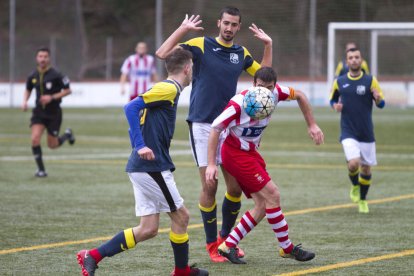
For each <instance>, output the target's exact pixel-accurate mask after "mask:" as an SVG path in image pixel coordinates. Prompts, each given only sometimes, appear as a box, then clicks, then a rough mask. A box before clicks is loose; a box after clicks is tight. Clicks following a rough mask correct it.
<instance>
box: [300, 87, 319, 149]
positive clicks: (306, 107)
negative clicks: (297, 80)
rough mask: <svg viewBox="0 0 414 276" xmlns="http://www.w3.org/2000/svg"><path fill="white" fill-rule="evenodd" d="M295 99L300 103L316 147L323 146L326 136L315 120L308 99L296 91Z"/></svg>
mask: <svg viewBox="0 0 414 276" xmlns="http://www.w3.org/2000/svg"><path fill="white" fill-rule="evenodd" d="M294 99H295V100H297V101H298V104H299V107H300V110H301V111H302V113H303V117H305V121H306V124H307V125H308V134H309V136H310V137H311V138H312V140H313V141H314V142H315V144H316V145H320V144H323V141H324V135H323V132H322V130H321V129H320V128H319V126H318V125H317V124H316V122H315V118H314V117H313V114H312V108H311V105H310V103H309V100H308V98H307V97H306V95H305V94H303V92H301V91H299V90H295V97H294Z"/></svg>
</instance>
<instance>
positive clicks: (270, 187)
mask: <svg viewBox="0 0 414 276" xmlns="http://www.w3.org/2000/svg"><path fill="white" fill-rule="evenodd" d="M265 189H266V190H265V193H264V196H265V200H266V203H267V204H271V205H272V206H273V205H279V203H280V192H279V189H278V187H277V186H276V184H274V183H273V181H270V182H269V183H268V184H267V185H266V187H265Z"/></svg>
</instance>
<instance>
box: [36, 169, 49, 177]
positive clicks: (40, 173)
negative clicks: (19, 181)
mask: <svg viewBox="0 0 414 276" xmlns="http://www.w3.org/2000/svg"><path fill="white" fill-rule="evenodd" d="M34 176H35V177H46V176H47V173H46V172H45V171H40V170H39V171H37V172H36V173H35V175H34Z"/></svg>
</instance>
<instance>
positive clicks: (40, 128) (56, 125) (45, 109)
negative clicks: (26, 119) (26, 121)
mask: <svg viewBox="0 0 414 276" xmlns="http://www.w3.org/2000/svg"><path fill="white" fill-rule="evenodd" d="M36 63H37V68H36V70H34V72H33V73H31V74H30V76H29V77H28V78H27V81H26V91H25V92H24V97H23V104H22V109H23V111H26V110H27V101H28V100H29V98H30V94H31V92H32V90H33V88H34V89H36V106H35V108H34V109H33V112H32V118H31V122H30V127H31V129H32V152H33V155H34V158H35V160H36V164H37V167H38V170H37V172H36V174H35V176H36V177H46V176H47V173H46V170H45V166H44V164H43V160H42V148H41V146H40V141H41V138H42V134H43V132H44V130H45V129H47V134H48V135H47V146H48V147H49V148H51V149H56V148H58V147H60V146H61V145H62V144H63V143H64V142H65V141H66V140H68V141H69V144H71V145H73V144H74V143H75V137H74V135H73V132H72V130H71V129H70V128H67V129H66V130H65V132H64V134H63V135H61V136H59V130H60V125H61V123H62V109H61V108H60V103H61V101H62V98H63V97H66V96H67V95H69V94H70V93H71V91H70V88H69V78H68V77H66V76H64V75H62V74H61V73H60V72H58V71H57V70H55V69H54V68H52V67H51V66H50V50H49V49H48V48H40V49H38V50H37V52H36Z"/></svg>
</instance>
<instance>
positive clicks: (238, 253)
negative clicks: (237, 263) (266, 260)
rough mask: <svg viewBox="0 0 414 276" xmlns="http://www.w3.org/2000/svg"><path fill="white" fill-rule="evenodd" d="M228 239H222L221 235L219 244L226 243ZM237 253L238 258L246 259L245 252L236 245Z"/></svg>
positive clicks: (218, 240)
mask: <svg viewBox="0 0 414 276" xmlns="http://www.w3.org/2000/svg"><path fill="white" fill-rule="evenodd" d="M226 238H227V237H226ZM226 238H222V237H221V236H220V234H219V236H218V238H217V244H222V243H223V242H225V241H226ZM236 253H237V257H239V258H244V251H243V249H241V248H240V247H239V246H238V245H236Z"/></svg>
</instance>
